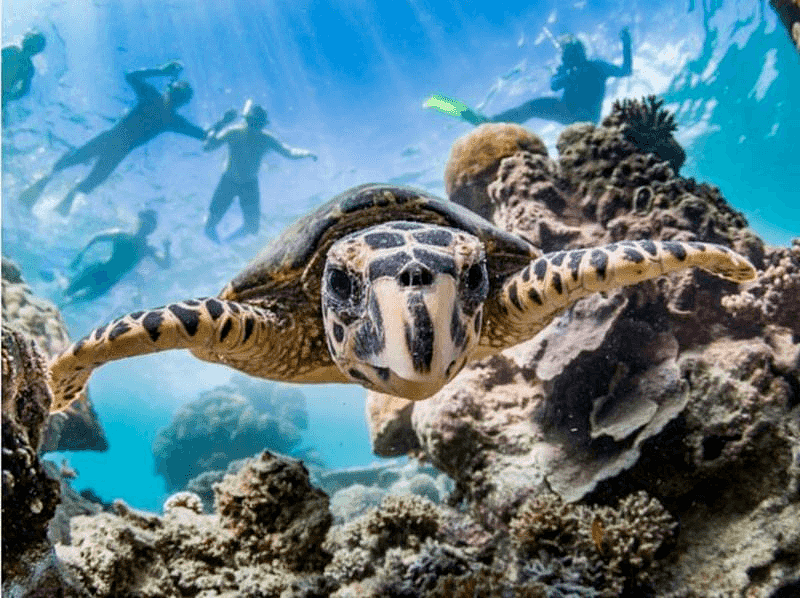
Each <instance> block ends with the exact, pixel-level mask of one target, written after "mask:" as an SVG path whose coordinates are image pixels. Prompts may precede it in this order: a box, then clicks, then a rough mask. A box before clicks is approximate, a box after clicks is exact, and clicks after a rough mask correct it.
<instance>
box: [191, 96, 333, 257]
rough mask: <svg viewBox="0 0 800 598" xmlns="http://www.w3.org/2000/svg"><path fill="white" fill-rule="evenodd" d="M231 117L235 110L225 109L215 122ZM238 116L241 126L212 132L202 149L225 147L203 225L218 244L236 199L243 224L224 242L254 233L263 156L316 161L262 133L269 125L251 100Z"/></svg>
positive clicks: (310, 154) (256, 226)
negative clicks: (222, 165)
mask: <svg viewBox="0 0 800 598" xmlns="http://www.w3.org/2000/svg"><path fill="white" fill-rule="evenodd" d="M235 115H236V111H235V110H228V112H226V113H225V116H223V118H222V119H221V120H220V121H219V122H220V123H222V122H225V121H227V122H230V121H231V120H233V118H235ZM242 116H243V117H244V121H245V122H244V123H242V124H238V125H235V126H232V127H228V128H227V129H224V130H220V131H218V132H214V133H212V134H211V135H210V136H209V137H208V139H207V140H206V143H205V145H204V146H203V149H205V150H206V151H212V150H215V149H217V148H218V147H220V146H221V145H223V144H225V143H227V144H228V163H227V166H226V167H225V172H223V173H222V178H221V179H220V181H219V183H218V184H217V188H216V190H215V191H214V195H213V197H212V198H211V205H210V206H209V210H208V219H207V220H206V226H205V234H206V236H207V237H208V238H209V239H211V240H212V241H214V242H215V243H219V237H218V236H217V225H218V224H219V223H220V221H221V220H222V217H223V216H224V215H225V213H226V212H227V211H228V209H229V208H230V207H231V204H232V203H233V200H234V198H236V197H238V198H239V204H240V205H241V207H242V216H243V218H244V223H243V224H242V227H241V228H240V229H239V230H237V231H236V232H234V233H233V234H232V235H231V236H230V237H228V238H227V239H226V240H227V241H230V240H231V239H237V238H239V237H243V236H245V235H254V234H256V233H257V232H258V221H259V217H260V213H261V210H260V203H261V200H260V197H259V191H258V169H259V166H260V165H261V158H263V157H264V155H265V154H267V153H268V152H271V151H274V152H278V153H279V154H280V155H282V156H283V157H285V158H289V159H292V160H298V159H300V158H311V159H312V160H315V161H316V159H317V156H316V155H315V154H313V153H311V152H310V151H308V150H304V149H296V148H292V147H289V146H288V145H285V144H284V143H282V142H281V141H279V140H278V139H276V138H275V137H274V136H272V135H271V134H269V133H264V132H263V131H262V130H261V129H263V128H264V127H265V126H267V124H269V119H268V118H267V111H266V110H264V109H263V108H262V107H261V106H259V105H258V104H253V102H252V100H247V101H246V102H245V104H244V108H243V109H242Z"/></svg>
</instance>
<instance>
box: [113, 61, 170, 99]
mask: <svg viewBox="0 0 800 598" xmlns="http://www.w3.org/2000/svg"><path fill="white" fill-rule="evenodd" d="M181 70H183V65H181V63H180V62H179V61H177V60H173V61H171V62H167V63H166V64H162V65H161V66H159V67H157V68H154V69H138V70H135V71H129V72H127V73H125V81H127V82H128V85H130V86H131V87H132V88H133V91H135V92H136V95H137V96H143V95H148V94H150V93H158V91H157V90H156V88H155V87H153V86H152V85H150V84H149V83H147V82H146V79H149V78H150V77H177V76H178V73H180V72H181Z"/></svg>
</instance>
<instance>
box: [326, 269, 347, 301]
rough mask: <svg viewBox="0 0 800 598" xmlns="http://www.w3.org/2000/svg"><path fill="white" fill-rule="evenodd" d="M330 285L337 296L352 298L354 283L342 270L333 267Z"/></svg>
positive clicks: (329, 280)
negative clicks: (351, 282) (352, 283)
mask: <svg viewBox="0 0 800 598" xmlns="http://www.w3.org/2000/svg"><path fill="white" fill-rule="evenodd" d="M328 285H329V286H330V289H331V291H333V294H334V295H336V297H337V298H339V299H341V300H343V301H346V300H347V299H349V298H350V293H351V292H352V285H351V284H350V277H349V276H348V275H347V274H345V273H344V272H343V271H342V270H339V269H337V268H333V269H332V270H331V272H330V274H329V275H328Z"/></svg>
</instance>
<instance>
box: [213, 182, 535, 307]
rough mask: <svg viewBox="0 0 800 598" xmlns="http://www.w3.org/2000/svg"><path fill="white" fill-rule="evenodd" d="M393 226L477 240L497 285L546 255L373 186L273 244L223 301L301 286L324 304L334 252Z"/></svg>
mask: <svg viewBox="0 0 800 598" xmlns="http://www.w3.org/2000/svg"><path fill="white" fill-rule="evenodd" d="M390 221H409V222H428V223H433V224H439V225H442V226H449V227H452V228H455V229H459V230H463V231H466V232H469V233H471V234H473V235H475V236H476V237H478V238H479V239H481V240H482V241H483V243H484V246H485V249H486V257H487V266H488V270H489V276H490V279H491V280H492V282H494V283H497V282H499V281H500V280H502V279H504V278H505V277H506V276H507V275H509V274H510V273H513V272H516V271H518V270H519V269H520V268H522V267H524V266H525V265H526V264H528V263H529V262H530V261H531V259H533V258H536V257H539V256H540V255H541V253H540V252H539V251H538V250H537V249H536V248H535V247H533V246H532V245H531V244H530V243H528V242H527V241H525V240H524V239H522V238H520V237H518V236H516V235H513V234H511V233H508V232H505V231H503V230H501V229H499V228H497V227H496V226H494V225H493V224H492V223H491V222H489V221H488V220H485V219H484V218H482V217H480V216H478V215H477V214H475V213H474V212H472V211H470V210H468V209H467V208H464V207H463V206H460V205H458V204H456V203H453V202H451V201H447V200H444V199H440V198H437V197H435V196H432V195H429V194H427V193H425V192H424V191H421V190H419V189H414V188H412V187H404V186H395V185H385V184H376V183H368V184H364V185H359V186H358V187H353V188H352V189H349V190H347V191H345V192H343V193H341V194H339V195H337V196H336V197H334V198H333V199H331V200H330V201H328V202H326V203H324V204H323V205H321V206H319V207H318V208H317V209H315V210H314V211H312V212H309V213H308V214H306V215H305V216H303V217H302V218H300V219H299V220H297V221H296V222H295V223H294V224H292V225H291V226H290V227H289V228H287V229H286V230H285V231H284V232H283V233H281V234H280V235H278V236H277V237H276V238H274V239H273V240H272V241H270V242H269V243H268V244H267V246H266V247H265V248H264V249H263V250H262V251H261V252H260V253H259V254H258V256H256V258H255V259H254V260H253V261H252V262H250V264H249V265H248V266H247V267H246V268H245V269H244V270H243V271H242V272H241V273H240V274H239V275H237V276H236V277H235V278H234V279H233V280H232V281H231V283H230V284H229V285H228V287H227V288H226V291H225V292H224V293H223V296H224V297H225V298H230V299H237V300H240V301H248V300H250V301H254V300H255V301H257V300H259V299H269V298H271V297H274V296H276V295H281V294H285V293H286V292H287V291H288V292H298V291H299V288H298V282H300V283H301V284H300V285H299V286H300V287H302V289H303V292H304V293H305V294H306V295H307V299H309V300H313V301H316V302H317V304H318V302H319V292H320V291H319V288H320V279H321V277H322V271H323V268H324V266H325V257H326V255H327V253H328V249H329V248H330V246H331V245H332V244H333V243H335V242H336V241H337V240H338V239H340V238H342V237H344V236H346V235H347V234H349V233H351V232H353V231H356V230H359V229H362V228H366V227H369V226H372V225H374V224H379V223H381V222H390ZM492 286H493V287H494V288H497V286H496V284H493V285H492ZM291 289H294V291H292V290H291ZM294 299H295V300H297V299H298V298H297V297H295V298H294Z"/></svg>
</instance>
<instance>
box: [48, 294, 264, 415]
mask: <svg viewBox="0 0 800 598" xmlns="http://www.w3.org/2000/svg"><path fill="white" fill-rule="evenodd" d="M276 331H277V323H276V318H275V315H274V314H273V313H272V312H270V311H268V310H265V309H262V308H260V307H257V306H254V305H250V304H247V303H239V302H236V301H225V300H222V299H215V298H205V299H198V300H189V301H183V302H181V303H173V304H170V305H167V306H165V307H161V308H157V309H153V310H150V311H139V312H134V313H131V314H128V315H126V316H123V317H121V318H118V319H116V320H114V321H112V322H110V323H108V324H106V325H105V326H101V327H100V328H97V329H96V330H94V331H92V332H91V333H90V334H89V335H88V336H86V337H85V338H83V339H82V340H80V341H78V342H77V343H75V344H74V345H72V346H71V347H70V348H69V349H67V350H66V351H64V352H63V353H61V354H60V355H58V356H56V357H55V359H54V360H53V361H52V362H51V363H50V368H49V370H50V388H51V390H52V391H53V405H52V407H51V411H62V410H64V409H66V407H67V406H68V405H69V404H70V402H71V401H72V400H73V399H76V398H78V396H79V395H80V392H81V390H82V389H83V388H84V387H85V386H86V383H87V382H88V380H89V377H90V376H91V374H92V371H93V370H94V369H95V368H97V367H99V366H101V365H102V364H104V363H106V362H108V361H114V360H117V359H123V358H125V357H133V356H135V355H146V354H148V353H156V352H158V351H167V350H170V349H195V350H199V351H200V352H203V353H207V354H212V355H215V356H219V357H218V360H219V361H221V362H223V363H224V362H225V359H224V356H225V355H227V354H231V355H240V354H242V353H243V352H245V353H246V352H247V351H254V348H258V349H259V351H258V352H261V351H262V350H263V351H266V352H269V350H270V344H271V339H272V338H273V335H274V334H275V333H276Z"/></svg>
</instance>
